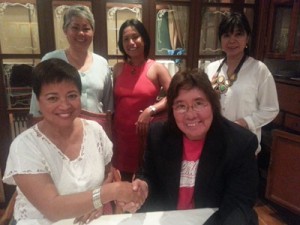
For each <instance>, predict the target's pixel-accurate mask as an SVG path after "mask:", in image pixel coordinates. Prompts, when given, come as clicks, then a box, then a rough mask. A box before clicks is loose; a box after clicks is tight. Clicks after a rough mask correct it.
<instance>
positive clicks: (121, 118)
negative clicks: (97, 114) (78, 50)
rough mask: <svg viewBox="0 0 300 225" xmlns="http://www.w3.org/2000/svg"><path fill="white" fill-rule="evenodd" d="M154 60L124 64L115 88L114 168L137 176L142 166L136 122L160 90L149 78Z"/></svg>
mask: <svg viewBox="0 0 300 225" xmlns="http://www.w3.org/2000/svg"><path fill="white" fill-rule="evenodd" d="M154 62H155V61H154V60H150V59H148V60H147V61H146V62H145V63H144V64H143V65H141V66H140V67H137V68H136V69H135V72H134V73H132V69H133V67H132V66H131V65H129V64H128V63H124V65H123V70H122V72H121V74H120V75H119V76H118V77H117V78H116V81H115V85H114V104H115V111H114V124H113V131H114V156H113V166H114V167H116V168H117V169H119V170H120V171H121V172H127V173H135V172H136V171H137V169H138V166H139V157H140V156H139V154H140V151H141V145H140V139H139V137H138V135H137V133H136V126H135V123H136V122H137V119H138V116H139V115H140V111H141V110H144V109H146V108H147V107H148V106H150V105H153V104H154V103H155V101H156V97H157V95H158V94H159V90H160V87H158V86H155V84H153V83H152V81H151V80H149V78H148V77H147V73H148V70H149V68H150V67H151V66H152V65H153V63H154Z"/></svg>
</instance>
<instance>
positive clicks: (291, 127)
mask: <svg viewBox="0 0 300 225" xmlns="http://www.w3.org/2000/svg"><path fill="white" fill-rule="evenodd" d="M276 88H277V94H278V101H279V107H280V113H279V114H278V116H277V120H275V122H276V125H277V126H279V127H281V128H282V129H285V130H288V131H291V132H296V133H297V132H299V133H300V82H297V81H290V80H287V79H276Z"/></svg>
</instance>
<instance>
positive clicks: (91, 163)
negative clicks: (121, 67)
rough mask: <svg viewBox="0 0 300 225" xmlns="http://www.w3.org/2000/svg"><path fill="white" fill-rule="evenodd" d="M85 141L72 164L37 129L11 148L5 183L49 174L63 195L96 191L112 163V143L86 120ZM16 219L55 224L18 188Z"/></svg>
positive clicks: (98, 126)
mask: <svg viewBox="0 0 300 225" xmlns="http://www.w3.org/2000/svg"><path fill="white" fill-rule="evenodd" d="M82 122H83V127H84V128H83V129H84V135H83V141H82V145H81V152H80V155H79V157H78V158H77V159H75V160H72V161H71V160H69V159H68V157H67V156H65V155H64V154H63V153H62V152H61V151H60V150H59V149H58V148H57V147H56V146H55V145H54V144H53V143H52V142H51V141H50V140H49V139H48V138H47V137H46V136H45V135H44V134H43V133H42V132H41V131H40V130H39V129H38V126H37V125H35V126H33V127H31V128H29V129H28V130H26V131H24V132H23V133H21V134H20V135H19V136H18V137H17V138H16V139H15V140H14V141H13V143H12V144H11V147H10V152H9V156H8V159H7V165H6V170H5V173H4V177H3V181H4V182H5V183H7V184H12V185H15V181H14V178H13V176H14V175H16V174H40V173H47V174H49V175H50V176H51V178H52V180H53V182H54V183H55V185H56V187H57V190H58V192H59V193H60V194H61V195H66V194H71V193H77V192H82V191H86V190H92V189H94V188H96V187H98V186H99V185H101V184H102V182H103V180H104V172H105V165H107V164H108V163H109V162H110V161H111V157H112V143H111V141H110V140H109V138H108V137H107V136H106V134H105V131H104V130H103V128H102V127H101V126H100V125H99V124H98V123H96V122H94V121H90V120H84V119H82ZM17 192H18V196H17V199H16V203H15V209H14V217H15V219H16V220H17V221H18V223H17V224H18V225H21V224H30V225H33V224H51V222H50V221H48V220H47V219H45V218H44V216H43V215H42V214H41V213H40V212H39V211H38V210H37V209H36V208H35V207H34V206H33V205H32V204H31V203H30V202H29V201H28V200H27V199H26V197H25V196H24V195H23V193H22V192H21V191H20V189H19V188H18V187H17Z"/></svg>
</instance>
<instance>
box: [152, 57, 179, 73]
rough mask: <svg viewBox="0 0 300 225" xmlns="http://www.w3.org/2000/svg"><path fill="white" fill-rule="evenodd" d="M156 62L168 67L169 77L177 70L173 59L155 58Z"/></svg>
mask: <svg viewBox="0 0 300 225" xmlns="http://www.w3.org/2000/svg"><path fill="white" fill-rule="evenodd" d="M156 62H159V63H161V64H163V65H164V66H165V67H166V68H167V69H168V71H169V73H170V75H171V77H172V76H174V74H175V73H176V72H178V67H177V66H176V64H175V62H174V61H173V60H156Z"/></svg>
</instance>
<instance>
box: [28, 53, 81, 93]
mask: <svg viewBox="0 0 300 225" xmlns="http://www.w3.org/2000/svg"><path fill="white" fill-rule="evenodd" d="M32 76H33V78H32V89H33V92H34V93H35V95H36V97H37V99H39V97H40V94H41V89H42V86H43V85H44V84H52V83H61V82H62V81H68V82H73V83H74V84H75V86H76V87H77V88H78V91H79V92H80V93H81V89H82V86H81V79H80V75H79V73H78V71H77V69H76V68H75V67H73V66H72V65H71V64H69V63H67V62H66V61H64V60H62V59H57V58H51V59H47V60H45V61H42V62H40V63H39V64H38V65H37V66H36V67H35V68H34V69H33V71H32Z"/></svg>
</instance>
